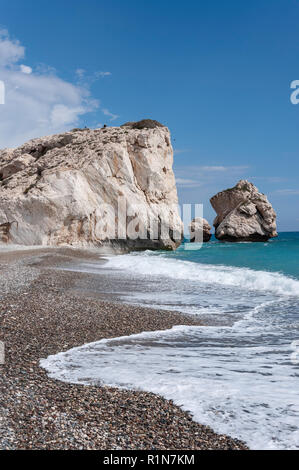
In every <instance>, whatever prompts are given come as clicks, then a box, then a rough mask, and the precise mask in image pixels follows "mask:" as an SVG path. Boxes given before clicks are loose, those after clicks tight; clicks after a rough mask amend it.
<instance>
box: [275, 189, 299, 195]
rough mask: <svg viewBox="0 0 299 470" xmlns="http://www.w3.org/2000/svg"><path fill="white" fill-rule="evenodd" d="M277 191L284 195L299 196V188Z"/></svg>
mask: <svg viewBox="0 0 299 470" xmlns="http://www.w3.org/2000/svg"><path fill="white" fill-rule="evenodd" d="M275 193H276V194H280V195H282V196H298V195H299V189H277V190H276V191H275Z"/></svg>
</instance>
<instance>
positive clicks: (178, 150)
mask: <svg viewBox="0 0 299 470" xmlns="http://www.w3.org/2000/svg"><path fill="white" fill-rule="evenodd" d="M187 152H190V150H189V149H174V150H173V155H181V154H182V153H187Z"/></svg>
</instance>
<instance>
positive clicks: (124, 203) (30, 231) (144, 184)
mask: <svg viewBox="0 0 299 470" xmlns="http://www.w3.org/2000/svg"><path fill="white" fill-rule="evenodd" d="M172 163H173V151H172V146H171V141H170V134H169V130H168V129H167V128H166V127H164V126H162V125H161V124H159V123H157V122H156V121H150V120H146V121H141V124H140V123H128V124H127V125H124V126H122V127H120V128H119V127H108V128H104V129H96V130H89V129H74V130H73V131H70V132H66V133H64V134H58V135H53V136H48V137H42V138H38V139H34V140H31V141H29V142H27V143H25V144H24V145H22V146H21V147H19V148H16V149H5V150H2V151H0V243H13V244H22V245H64V244H70V245H78V246H100V245H103V244H112V245H116V246H117V247H123V248H125V249H131V248H133V249H146V248H149V249H173V248H175V247H176V246H178V245H179V244H180V242H181V236H182V221H181V219H180V217H179V213H178V208H177V191H176V185H175V178H174V174H173V171H172ZM168 228H169V230H168Z"/></svg>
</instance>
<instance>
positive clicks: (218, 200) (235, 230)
mask: <svg viewBox="0 0 299 470" xmlns="http://www.w3.org/2000/svg"><path fill="white" fill-rule="evenodd" d="M210 201H211V204H212V206H213V208H214V209H215V211H216V213H217V217H216V218H215V220H214V227H215V229H216V230H215V236H216V238H218V239H219V240H227V241H266V240H268V239H269V238H272V237H276V236H277V232H276V214H275V211H274V209H273V207H272V206H271V204H270V203H269V201H268V199H267V197H266V196H265V194H262V193H260V192H259V191H258V189H257V188H256V186H254V185H253V184H252V183H250V182H249V181H246V180H241V181H239V182H238V183H237V184H236V186H234V187H233V188H229V189H226V190H225V191H221V192H220V193H218V194H216V195H215V196H213V197H212V198H211V199H210Z"/></svg>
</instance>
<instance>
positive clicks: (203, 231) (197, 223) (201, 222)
mask: <svg viewBox="0 0 299 470" xmlns="http://www.w3.org/2000/svg"><path fill="white" fill-rule="evenodd" d="M189 232H190V242H191V243H192V242H195V241H203V242H208V241H209V240H210V239H211V236H212V235H211V226H210V224H209V222H208V221H207V220H206V219H203V218H201V217H196V218H195V219H193V220H192V222H191V224H190V225H189Z"/></svg>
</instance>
